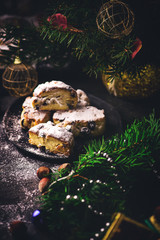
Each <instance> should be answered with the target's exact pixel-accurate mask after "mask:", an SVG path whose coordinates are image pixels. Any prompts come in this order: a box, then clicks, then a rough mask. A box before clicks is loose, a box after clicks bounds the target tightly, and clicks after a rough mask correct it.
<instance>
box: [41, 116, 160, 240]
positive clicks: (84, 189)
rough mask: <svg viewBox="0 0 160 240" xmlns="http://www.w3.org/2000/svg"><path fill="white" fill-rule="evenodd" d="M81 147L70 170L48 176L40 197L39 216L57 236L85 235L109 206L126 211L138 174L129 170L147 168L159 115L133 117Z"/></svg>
mask: <svg viewBox="0 0 160 240" xmlns="http://www.w3.org/2000/svg"><path fill="white" fill-rule="evenodd" d="M85 149H86V153H85V154H81V155H80V156H79V160H78V161H75V162H74V167H73V169H72V172H71V173H70V175H69V176H66V177H64V178H62V180H61V179H57V180H55V179H53V181H52V184H51V185H50V188H49V190H48V192H47V193H46V194H45V195H44V196H42V197H41V201H42V202H41V206H42V208H43V211H44V218H47V221H48V224H49V226H50V229H51V231H53V232H54V234H56V233H57V234H58V236H59V238H58V239H61V238H62V239H63V238H64V237H65V239H89V238H90V237H92V236H93V235H94V234H95V232H97V231H98V229H100V227H102V226H104V224H105V223H106V222H107V221H109V219H110V217H111V215H112V214H113V212H116V211H122V212H125V213H127V212H130V213H131V209H127V206H126V200H127V196H128V194H129V189H130V187H131V186H134V184H135V181H137V180H138V178H139V177H140V176H139V177H138V176H137V175H136V178H135V175H134V171H133V170H136V171H137V170H138V171H141V172H144V173H145V174H147V172H148V173H149V172H151V167H150V163H154V162H155V159H154V158H153V153H154V152H155V151H157V150H159V149H160V120H156V119H155V117H154V114H151V115H150V117H149V119H146V118H144V119H143V120H142V121H134V122H133V124H132V125H131V126H130V127H129V126H128V127H127V129H126V130H125V132H124V133H123V134H121V135H115V136H113V137H112V138H110V139H104V138H102V140H93V141H92V142H91V143H90V144H89V145H88V146H86V147H85ZM142 166H143V168H142ZM124 173H125V174H124ZM128 176H129V178H128ZM59 180H60V181H59ZM97 222H99V223H100V224H99V225H97ZM62 226H63V227H64V226H65V229H64V232H63V236H62V235H61V232H60V231H59V230H60V229H61V227H62ZM105 229H107V228H106V226H105ZM99 236H100V239H102V236H101V234H100V235H99Z"/></svg>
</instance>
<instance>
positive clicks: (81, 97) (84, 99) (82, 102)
mask: <svg viewBox="0 0 160 240" xmlns="http://www.w3.org/2000/svg"><path fill="white" fill-rule="evenodd" d="M76 92H77V97H78V102H77V106H76V108H78V107H84V106H88V105H89V104H90V101H89V98H88V96H87V94H86V93H85V92H84V91H83V90H81V89H77V90H76Z"/></svg>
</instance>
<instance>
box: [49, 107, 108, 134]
mask: <svg viewBox="0 0 160 240" xmlns="http://www.w3.org/2000/svg"><path fill="white" fill-rule="evenodd" d="M53 122H54V123H55V124H58V125H59V126H62V127H66V126H67V125H72V131H73V134H74V135H75V136H78V135H87V134H89V135H92V136H99V135H102V134H103V133H104V130H105V115H104V110H103V109H102V110H99V109H97V108H96V107H93V106H86V107H81V108H77V109H73V110H69V111H57V112H55V113H54V114H53Z"/></svg>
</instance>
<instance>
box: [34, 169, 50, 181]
mask: <svg viewBox="0 0 160 240" xmlns="http://www.w3.org/2000/svg"><path fill="white" fill-rule="evenodd" d="M51 172H52V171H51V169H50V168H49V167H45V166H41V167H40V168H38V170H37V177H38V178H39V179H42V178H44V177H49V176H48V175H49V174H50V173H51Z"/></svg>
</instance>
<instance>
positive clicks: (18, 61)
mask: <svg viewBox="0 0 160 240" xmlns="http://www.w3.org/2000/svg"><path fill="white" fill-rule="evenodd" d="M21 63H22V62H21V59H20V58H19V56H16V57H15V60H14V64H21Z"/></svg>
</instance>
